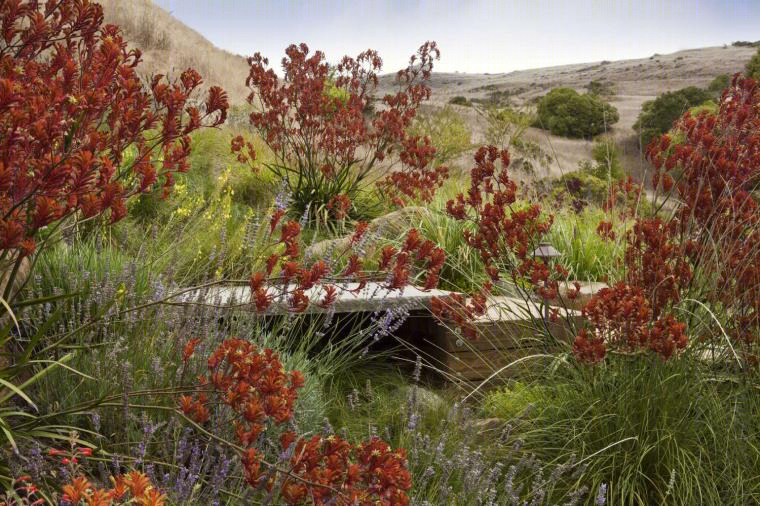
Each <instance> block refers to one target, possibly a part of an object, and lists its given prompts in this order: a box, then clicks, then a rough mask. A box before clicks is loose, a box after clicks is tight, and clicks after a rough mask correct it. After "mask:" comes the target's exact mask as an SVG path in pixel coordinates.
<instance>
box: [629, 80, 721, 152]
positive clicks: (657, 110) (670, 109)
mask: <svg viewBox="0 0 760 506" xmlns="http://www.w3.org/2000/svg"><path fill="white" fill-rule="evenodd" d="M711 98H712V95H711V94H710V93H709V92H708V91H705V90H703V89H701V88H697V87H695V86H689V87H688V88H683V89H680V90H678V91H669V92H666V93H663V94H662V95H660V96H659V97H657V98H656V99H655V100H650V101H648V102H644V105H643V106H642V108H641V113H640V114H639V117H638V119H637V120H636V123H635V124H634V125H633V128H634V130H636V132H638V134H639V138H640V140H641V143H642V145H647V144H649V142H650V141H651V140H652V139H653V138H654V137H657V136H660V135H662V134H664V133H665V132H667V131H668V130H670V128H671V127H672V126H673V123H674V122H675V121H676V120H677V119H679V118H680V117H681V116H682V115H683V113H685V112H686V111H687V110H688V109H689V108H691V107H694V106H697V105H700V104H702V103H704V102H707V101H708V100H710V99H711Z"/></svg>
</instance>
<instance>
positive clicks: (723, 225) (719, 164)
mask: <svg viewBox="0 0 760 506" xmlns="http://www.w3.org/2000/svg"><path fill="white" fill-rule="evenodd" d="M647 156H648V157H649V159H650V160H651V161H652V163H653V165H654V167H655V173H654V176H653V177H654V184H655V186H656V187H658V188H661V189H662V190H664V191H665V192H669V193H670V194H671V195H673V196H675V198H677V200H678V201H679V202H680V203H681V205H680V206H679V209H678V212H677V214H676V216H675V217H674V219H673V221H674V223H676V226H677V230H678V233H679V235H680V237H681V242H682V244H683V249H684V252H685V254H686V255H687V256H688V259H689V260H690V262H691V263H692V264H693V265H694V266H697V267H698V268H699V270H700V272H701V273H704V277H705V278H710V279H715V280H716V283H715V284H714V286H712V287H710V288H709V289H705V290H704V293H701V294H699V296H700V297H702V299H703V300H706V301H713V302H716V303H720V304H722V305H724V306H725V307H727V308H732V310H731V312H732V319H731V323H730V325H729V326H730V330H731V334H732V335H733V336H734V337H735V338H736V339H738V340H740V341H742V340H743V341H745V342H747V343H752V342H757V341H758V337H760V254H758V253H759V251H758V248H757V244H758V241H760V208H759V207H758V202H757V198H756V196H755V195H753V191H754V189H755V188H756V187H757V183H758V181H760V89H758V83H757V82H756V81H755V80H754V79H750V78H745V77H743V76H741V75H740V74H737V75H735V76H734V78H733V80H732V83H731V86H729V87H728V88H727V89H726V90H725V91H724V92H723V95H722V97H721V100H720V104H719V107H718V111H717V112H716V113H710V112H707V111H703V112H700V113H698V114H697V115H696V116H694V115H692V114H690V113H686V114H685V115H684V116H683V117H682V118H681V119H680V120H679V121H678V122H677V123H676V124H675V125H674V129H673V133H672V135H665V136H663V137H662V138H660V139H656V140H653V141H652V143H651V144H650V145H649V147H648V150H647Z"/></svg>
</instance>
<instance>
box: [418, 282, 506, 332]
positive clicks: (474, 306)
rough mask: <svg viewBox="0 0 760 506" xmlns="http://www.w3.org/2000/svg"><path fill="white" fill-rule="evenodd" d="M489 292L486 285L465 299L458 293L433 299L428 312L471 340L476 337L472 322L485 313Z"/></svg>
mask: <svg viewBox="0 0 760 506" xmlns="http://www.w3.org/2000/svg"><path fill="white" fill-rule="evenodd" d="M490 290H491V284H490V283H486V284H485V286H484V287H483V289H482V290H481V291H480V292H477V293H474V294H472V296H470V297H469V300H468V298H466V297H465V296H464V295H462V294H460V293H452V294H451V295H448V296H446V297H433V299H432V300H431V301H430V311H431V312H432V313H433V314H434V315H435V316H436V317H437V318H439V319H441V320H444V321H449V322H451V323H452V324H453V325H454V327H456V328H458V329H459V330H460V331H461V332H462V334H463V335H464V336H465V337H466V338H468V339H471V340H473V341H474V340H475V339H477V337H478V334H477V331H476V329H475V325H474V324H473V321H474V319H475V318H476V317H478V316H482V315H483V314H485V312H486V297H487V295H488V293H489V292H490Z"/></svg>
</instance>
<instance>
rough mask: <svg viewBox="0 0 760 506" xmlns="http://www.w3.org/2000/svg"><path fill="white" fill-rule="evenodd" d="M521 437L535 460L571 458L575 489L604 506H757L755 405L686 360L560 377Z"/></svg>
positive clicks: (644, 359)
mask: <svg viewBox="0 0 760 506" xmlns="http://www.w3.org/2000/svg"><path fill="white" fill-rule="evenodd" d="M543 388H545V392H546V395H545V396H544V397H543V399H544V400H543V401H542V402H541V409H540V410H539V412H538V414H537V415H536V416H535V417H533V418H532V427H531V428H529V429H528V430H526V431H525V432H524V433H523V434H522V436H523V437H524V438H525V440H526V443H527V449H528V450H529V451H534V452H536V454H537V455H538V456H539V458H542V457H543V458H546V459H557V461H562V460H563V459H566V458H568V457H569V456H570V455H576V456H577V458H578V459H582V460H583V461H584V463H586V464H587V465H588V467H586V468H585V469H584V471H583V473H582V475H581V476H579V481H578V482H579V483H584V484H587V485H589V486H590V487H591V490H596V489H597V487H598V486H599V485H601V484H602V483H606V484H607V485H608V487H609V491H610V494H609V498H610V502H609V504H675V505H693V504H731V505H740V504H753V503H756V502H757V501H758V500H760V481H759V480H758V478H759V475H758V469H760V467H758V466H760V451H759V450H758V448H760V432H759V431H758V426H757V423H756V420H757V416H758V415H759V414H760V399H759V398H758V396H757V395H756V393H755V391H754V388H753V387H751V386H749V385H744V384H740V383H732V382H722V381H721V380H720V379H719V378H714V377H712V375H711V374H710V373H709V371H708V370H707V369H706V368H705V367H704V366H702V365H701V364H700V362H699V361H698V360H697V359H696V357H693V356H688V355H687V356H682V357H679V358H676V359H671V360H669V361H668V362H666V363H664V362H663V361H662V360H661V359H659V358H657V357H655V356H651V355H638V356H618V357H614V358H613V359H612V360H609V359H608V361H607V362H606V363H605V365H604V366H602V367H596V368H593V369H586V368H582V369H577V370H571V371H568V374H567V376H565V377H558V378H552V379H551V381H548V382H546V383H545V384H544V385H543Z"/></svg>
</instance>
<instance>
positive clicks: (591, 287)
mask: <svg viewBox="0 0 760 506" xmlns="http://www.w3.org/2000/svg"><path fill="white" fill-rule="evenodd" d="M574 283H575V282H574V281H566V282H564V283H560V284H559V296H558V297H557V298H556V299H551V300H550V301H549V304H550V305H552V306H559V307H564V308H567V309H574V310H576V311H580V310H582V309H583V306H585V305H586V304H587V303H588V301H590V300H591V297H593V296H594V295H596V293H597V292H598V291H599V290H601V289H602V288H609V287H608V285H607V284H606V283H601V282H598V281H578V284H580V291H579V292H578V294H577V295H575V296H574V298H571V297H570V296H569V294H570V293H574V292H575V285H574Z"/></svg>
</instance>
